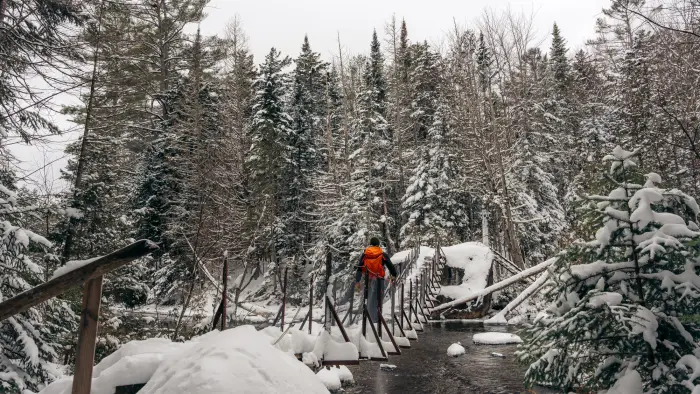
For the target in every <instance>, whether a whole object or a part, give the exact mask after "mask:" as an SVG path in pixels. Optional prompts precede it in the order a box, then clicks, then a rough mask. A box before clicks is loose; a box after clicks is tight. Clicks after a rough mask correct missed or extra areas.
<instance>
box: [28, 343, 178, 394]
mask: <svg viewBox="0 0 700 394" xmlns="http://www.w3.org/2000/svg"><path fill="white" fill-rule="evenodd" d="M183 346H185V344H182V343H175V342H171V341H170V340H169V339H164V338H151V339H146V340H143V341H131V342H128V343H126V344H124V345H123V346H122V347H120V348H119V349H118V350H117V351H116V352H114V353H112V354H110V355H109V356H107V357H105V358H104V359H103V360H102V361H101V362H100V363H99V364H97V366H95V368H94V369H93V377H92V390H91V394H113V393H114V391H115V390H116V387H117V386H126V385H132V384H142V383H146V382H148V380H149V379H150V378H151V377H152V376H153V374H154V373H155V371H156V370H157V369H158V366H159V365H160V363H161V362H162V361H163V359H164V358H165V357H167V355H168V354H171V353H173V352H175V351H176V350H178V349H180V348H181V347H183ZM72 385H73V378H72V377H68V378H63V379H59V380H56V381H54V382H53V383H51V384H50V385H48V386H46V387H45V388H44V389H43V390H41V391H40V392H39V393H40V394H70V393H71V389H72Z"/></svg>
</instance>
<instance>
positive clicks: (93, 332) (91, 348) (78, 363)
mask: <svg viewBox="0 0 700 394" xmlns="http://www.w3.org/2000/svg"><path fill="white" fill-rule="evenodd" d="M101 300H102V277H101V276H99V277H97V278H95V279H90V280H89V281H88V282H87V283H86V284H85V289H84V290H83V306H82V309H81V311H82V316H81V317H80V328H79V329H78V330H79V331H78V348H77V351H76V358H75V375H74V376H73V391H72V393H73V394H90V389H91V385H92V367H93V364H94V363H95V344H96V341H97V323H98V320H99V315H100V302H101Z"/></svg>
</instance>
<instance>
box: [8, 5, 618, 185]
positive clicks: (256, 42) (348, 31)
mask: <svg viewBox="0 0 700 394" xmlns="http://www.w3.org/2000/svg"><path fill="white" fill-rule="evenodd" d="M609 3H610V0H510V1H508V0H428V1H417V0H212V1H211V2H210V4H209V6H208V8H207V11H206V12H207V14H208V16H207V18H206V19H205V20H204V21H203V22H202V24H201V29H202V33H203V34H205V35H214V34H223V29H224V26H225V25H226V23H227V21H229V20H230V19H231V18H233V17H234V16H235V15H236V14H238V16H239V18H240V19H241V21H242V23H243V28H244V30H245V32H246V34H247V35H248V37H249V46H250V48H251V49H252V51H253V54H254V56H255V63H256V64H259V63H260V62H261V61H262V59H263V57H264V55H265V54H266V53H267V52H268V51H269V50H270V48H271V47H272V46H274V47H276V48H277V49H279V50H280V51H282V53H283V54H286V55H289V56H290V57H292V58H294V57H296V56H297V54H298V53H299V50H300V48H301V44H302V41H303V38H304V35H305V34H308V36H309V42H310V44H311V48H312V49H313V50H315V51H317V52H320V53H321V55H322V56H323V58H324V59H325V60H327V61H330V60H331V59H332V58H333V57H334V56H337V53H338V42H337V35H338V34H340V40H341V42H342V45H343V51H344V53H348V54H349V53H367V52H368V51H369V43H370V39H371V36H372V30H373V29H375V28H376V29H377V33H378V34H379V35H380V37H382V36H383V34H384V26H385V24H386V22H388V21H390V20H391V17H392V15H395V16H396V19H397V20H398V21H400V20H401V19H405V20H406V24H407V27H408V35H409V38H410V40H411V41H413V42H417V41H423V40H428V42H429V43H432V44H440V43H441V42H442V41H443V39H444V37H445V36H446V35H447V32H448V31H449V30H450V29H451V27H452V26H453V21H457V23H458V24H461V25H467V26H472V27H473V26H474V25H475V23H474V21H475V20H476V19H477V18H478V17H479V16H480V15H481V14H482V13H483V12H484V10H486V9H491V10H495V11H499V10H506V9H508V8H510V9H511V10H512V11H515V12H522V13H525V14H528V15H529V14H533V15H534V20H535V23H534V25H535V27H536V29H537V35H538V38H541V39H542V40H543V41H542V46H543V47H544V48H548V47H549V39H548V35H549V33H550V31H551V27H552V23H553V22H556V23H557V24H558V25H559V28H560V29H561V31H562V35H563V36H564V37H565V38H566V39H567V41H568V44H569V48H571V49H576V48H580V47H582V46H583V44H584V42H585V40H586V39H587V38H591V37H592V36H593V34H594V27H595V20H596V18H597V17H599V16H600V15H601V9H602V8H603V7H607V6H608V5H609ZM570 53H571V51H570ZM58 123H59V126H60V127H62V128H63V129H66V130H67V129H69V128H71V127H74V126H75V125H73V124H71V123H70V122H67V121H59V122H58ZM77 137H78V135H77V134H76V133H69V134H66V135H63V136H58V137H54V138H52V139H51V141H50V142H47V143H43V144H41V145H40V146H26V145H23V144H14V145H12V147H11V150H12V152H13V153H14V154H15V155H16V156H17V158H19V159H20V160H21V161H22V162H21V163H20V164H19V168H20V172H21V173H24V174H26V173H29V172H33V171H36V170H37V169H38V168H40V167H42V166H44V165H45V163H48V162H54V161H55V162H54V163H53V164H51V165H50V166H49V167H48V168H47V169H46V170H45V171H38V172H37V173H36V174H34V175H32V178H33V179H35V180H36V179H37V178H41V177H48V178H54V179H57V178H58V176H59V174H60V169H61V168H62V167H64V166H65V164H66V161H67V159H65V158H63V159H61V157H63V156H64V153H63V147H64V145H65V141H73V140H75V139H76V138H77ZM60 184H61V183H60V182H54V186H53V187H54V189H56V188H58V187H60ZM55 191H57V190H55Z"/></svg>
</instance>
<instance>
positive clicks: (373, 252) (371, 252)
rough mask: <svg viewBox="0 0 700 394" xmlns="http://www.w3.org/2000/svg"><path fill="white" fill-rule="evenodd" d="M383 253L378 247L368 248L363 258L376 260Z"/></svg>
mask: <svg viewBox="0 0 700 394" xmlns="http://www.w3.org/2000/svg"><path fill="white" fill-rule="evenodd" d="M383 253H384V251H383V250H382V248H381V247H379V246H370V247H369V248H367V249H365V256H367V257H369V258H370V259H376V258H377V257H379V256H381V255H382V254H383Z"/></svg>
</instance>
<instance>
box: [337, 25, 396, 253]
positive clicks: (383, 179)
mask: <svg viewBox="0 0 700 394" xmlns="http://www.w3.org/2000/svg"><path fill="white" fill-rule="evenodd" d="M386 110H387V83H386V80H385V78H384V56H383V55H382V53H381V49H380V46H379V40H378V39H377V32H376V31H375V32H374V33H373V35H372V43H371V46H370V56H369V58H368V59H367V62H366V65H365V67H364V70H363V74H362V87H361V90H360V92H359V94H358V96H357V103H356V117H355V119H353V125H352V132H351V136H350V139H351V140H350V146H351V152H352V153H351V154H350V157H349V159H350V161H351V162H352V163H351V166H352V174H351V181H350V182H351V184H350V186H349V187H350V189H349V196H350V197H351V198H352V199H353V201H352V202H351V203H350V204H349V206H348V209H355V208H359V211H355V212H348V213H349V214H351V215H354V216H355V217H356V218H357V219H358V220H357V221H356V223H355V224H354V226H356V229H357V230H356V231H353V232H354V233H355V234H356V239H355V242H356V243H357V248H358V249H359V248H361V247H362V245H363V244H364V243H366V242H367V240H368V239H369V237H371V236H373V235H376V236H381V237H382V238H384V241H385V242H386V243H387V244H392V242H393V241H392V240H391V234H392V231H393V225H394V223H396V221H395V220H394V219H393V217H392V215H390V214H389V212H388V200H389V199H390V198H391V197H392V195H393V192H394V191H393V189H392V180H393V179H396V171H395V168H394V166H393V165H392V163H394V161H393V160H392V156H393V153H394V152H393V148H394V147H393V145H392V134H391V128H390V125H389V123H388V121H387V119H386ZM392 246H393V245H392ZM357 253H359V251H358V252H357Z"/></svg>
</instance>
